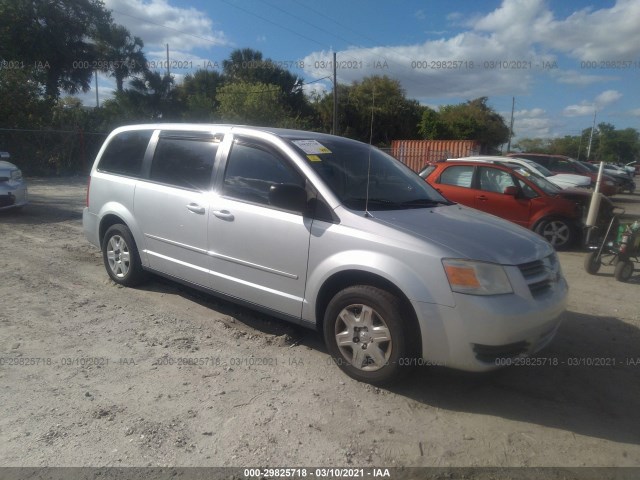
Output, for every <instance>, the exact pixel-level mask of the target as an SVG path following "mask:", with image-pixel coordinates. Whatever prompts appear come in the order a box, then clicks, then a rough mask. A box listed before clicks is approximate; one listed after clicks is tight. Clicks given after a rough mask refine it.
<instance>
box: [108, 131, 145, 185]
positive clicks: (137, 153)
mask: <svg viewBox="0 0 640 480" xmlns="http://www.w3.org/2000/svg"><path fill="white" fill-rule="evenodd" d="M152 134H153V130H136V131H130V132H122V133H119V134H118V135H116V136H115V137H113V138H112V139H111V141H110V142H109V145H107V148H106V150H105V151H104V153H103V154H102V157H101V158H100V164H99V165H98V170H100V171H102V172H109V173H117V174H120V175H128V176H131V177H139V176H140V170H141V167H142V160H143V159H144V154H145V152H146V151H147V145H148V144H149V140H150V139H151V135H152Z"/></svg>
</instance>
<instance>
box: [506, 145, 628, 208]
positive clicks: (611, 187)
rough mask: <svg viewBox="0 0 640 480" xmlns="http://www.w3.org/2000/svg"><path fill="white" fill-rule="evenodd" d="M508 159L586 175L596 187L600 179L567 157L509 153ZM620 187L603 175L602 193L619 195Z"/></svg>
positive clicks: (555, 171) (554, 170)
mask: <svg viewBox="0 0 640 480" xmlns="http://www.w3.org/2000/svg"><path fill="white" fill-rule="evenodd" d="M507 156H508V157H517V158H526V159H527V160H533V161H534V162H536V163H539V164H540V165H542V166H543V167H546V168H547V170H551V171H552V172H553V173H573V174H574V175H584V176H585V177H589V178H591V184H592V185H595V184H596V180H597V179H598V174H597V173H594V172H593V171H591V170H589V169H588V168H587V167H585V166H584V165H582V163H580V162H579V161H577V160H574V159H573V158H571V157H567V156H565V155H550V154H546V153H509V154H507ZM618 190H619V185H618V182H616V181H615V179H614V178H611V176H609V175H604V174H603V175H602V182H601V184H600V192H602V194H603V195H606V196H607V197H610V196H611V195H615V194H616V193H618Z"/></svg>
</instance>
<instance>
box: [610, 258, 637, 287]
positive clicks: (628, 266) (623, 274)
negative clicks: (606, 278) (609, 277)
mask: <svg viewBox="0 0 640 480" xmlns="http://www.w3.org/2000/svg"><path fill="white" fill-rule="evenodd" d="M613 275H614V277H616V280H618V281H619V282H626V281H628V280H629V279H630V278H631V275H633V262H632V261H631V260H620V261H619V262H618V263H617V264H616V270H615V272H614V273H613Z"/></svg>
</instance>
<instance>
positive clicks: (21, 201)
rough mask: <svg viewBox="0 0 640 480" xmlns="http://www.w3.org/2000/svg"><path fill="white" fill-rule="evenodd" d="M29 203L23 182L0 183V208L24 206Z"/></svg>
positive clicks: (7, 208)
mask: <svg viewBox="0 0 640 480" xmlns="http://www.w3.org/2000/svg"><path fill="white" fill-rule="evenodd" d="M28 203H29V194H28V192H27V186H26V185H25V184H24V183H22V182H21V183H19V184H10V183H8V182H5V183H4V184H3V185H0V210H9V209H11V208H19V207H24V206H25V205H27V204H28Z"/></svg>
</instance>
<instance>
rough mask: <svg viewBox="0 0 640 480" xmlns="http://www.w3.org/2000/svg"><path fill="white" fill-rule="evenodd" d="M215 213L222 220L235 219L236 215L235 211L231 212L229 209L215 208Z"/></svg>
mask: <svg viewBox="0 0 640 480" xmlns="http://www.w3.org/2000/svg"><path fill="white" fill-rule="evenodd" d="M213 214H214V215H215V216H216V217H218V218H221V219H222V220H229V221H231V220H233V219H234V216H233V213H231V212H230V211H229V210H214V211H213Z"/></svg>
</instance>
